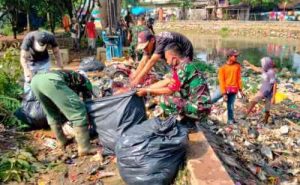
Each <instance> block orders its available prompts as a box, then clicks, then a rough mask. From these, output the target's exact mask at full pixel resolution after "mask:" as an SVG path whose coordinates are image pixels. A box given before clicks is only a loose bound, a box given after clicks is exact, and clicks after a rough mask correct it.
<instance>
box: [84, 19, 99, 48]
mask: <svg viewBox="0 0 300 185" xmlns="http://www.w3.org/2000/svg"><path fill="white" fill-rule="evenodd" d="M94 21H95V18H94V17H91V19H90V21H89V22H87V23H86V26H85V34H86V36H87V38H88V54H95V53H96V38H97V32H96V26H95V23H94Z"/></svg>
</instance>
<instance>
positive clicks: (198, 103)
mask: <svg viewBox="0 0 300 185" xmlns="http://www.w3.org/2000/svg"><path fill="white" fill-rule="evenodd" d="M182 50H183V49H182V48H181V47H180V46H179V45H178V44H176V43H173V44H171V45H169V46H168V47H167V48H166V49H165V57H166V59H167V63H168V64H169V65H171V66H172V67H173V69H172V77H171V78H167V79H165V80H162V81H160V82H157V83H156V84H153V85H151V86H150V87H148V88H141V89H139V90H138V95H145V94H152V95H164V96H162V97H161V102H160V106H161V107H162V109H163V110H164V113H165V114H167V115H181V116H183V117H186V118H189V119H192V120H195V121H203V120H206V118H207V115H208V114H209V113H210V108H211V100H210V94H209V89H208V86H207V83H206V81H205V79H204V77H203V75H202V73H201V71H200V65H199V62H200V61H199V62H197V61H190V60H189V59H188V58H184V57H183V56H182Z"/></svg>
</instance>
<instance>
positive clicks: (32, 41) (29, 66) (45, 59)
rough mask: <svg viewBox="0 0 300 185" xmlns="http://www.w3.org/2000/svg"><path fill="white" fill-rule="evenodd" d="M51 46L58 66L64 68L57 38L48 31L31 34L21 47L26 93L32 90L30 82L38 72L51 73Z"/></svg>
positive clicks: (26, 37)
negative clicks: (49, 48) (49, 49)
mask: <svg viewBox="0 0 300 185" xmlns="http://www.w3.org/2000/svg"><path fill="white" fill-rule="evenodd" d="M48 46H51V47H52V50H53V54H54V57H55V59H56V64H57V66H58V67H59V68H61V69H62V68H63V65H62V59H61V54H60V52H59V47H58V44H57V41H56V39H55V36H54V35H53V34H52V33H49V32H46V31H32V32H29V33H28V34H27V35H26V36H25V38H24V40H23V42H22V45H21V56H20V62H21V66H22V67H23V70H24V77H25V84H24V91H25V92H27V91H28V90H29V89H30V86H29V84H30V81H31V79H32V77H33V76H34V75H35V74H36V73H37V72H38V71H49V69H50V67H51V64H50V57H49V53H48V50H47V47H48Z"/></svg>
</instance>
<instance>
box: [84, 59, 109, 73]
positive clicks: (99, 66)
mask: <svg viewBox="0 0 300 185" xmlns="http://www.w3.org/2000/svg"><path fill="white" fill-rule="evenodd" d="M104 67H105V65H104V64H103V63H101V62H100V61H98V60H96V59H95V57H85V58H83V59H82V60H81V62H80V65H79V70H81V71H85V72H91V71H102V70H103V69H104Z"/></svg>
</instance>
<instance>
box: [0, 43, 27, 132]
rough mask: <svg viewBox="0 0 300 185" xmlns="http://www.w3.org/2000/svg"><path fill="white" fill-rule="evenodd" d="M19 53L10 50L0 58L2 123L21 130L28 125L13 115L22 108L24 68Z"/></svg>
mask: <svg viewBox="0 0 300 185" xmlns="http://www.w3.org/2000/svg"><path fill="white" fill-rule="evenodd" d="M17 53H18V51H17V50H15V49H8V50H7V51H6V52H5V54H4V56H3V57H2V58H0V123H2V124H4V125H5V126H9V127H12V126H16V127H17V128H19V129H21V128H24V127H26V125H25V124H23V123H22V122H21V121H20V120H18V119H16V117H15V116H14V115H13V113H14V112H15V111H16V110H17V109H18V108H19V107H20V96H21V94H22V87H21V86H20V84H19V79H20V77H21V75H22V68H21V65H20V62H19V56H18V54H17Z"/></svg>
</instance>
